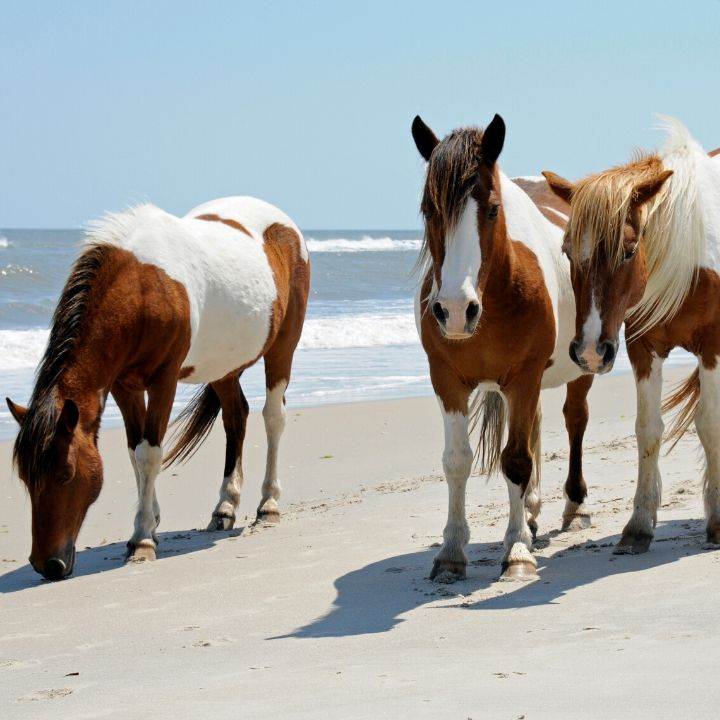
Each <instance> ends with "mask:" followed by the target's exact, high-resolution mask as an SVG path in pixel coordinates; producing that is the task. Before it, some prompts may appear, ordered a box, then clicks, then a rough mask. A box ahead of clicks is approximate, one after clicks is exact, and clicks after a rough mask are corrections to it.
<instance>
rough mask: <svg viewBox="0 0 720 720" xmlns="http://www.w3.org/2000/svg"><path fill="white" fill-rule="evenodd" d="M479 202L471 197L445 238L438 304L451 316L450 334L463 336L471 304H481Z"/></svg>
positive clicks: (447, 323)
mask: <svg viewBox="0 0 720 720" xmlns="http://www.w3.org/2000/svg"><path fill="white" fill-rule="evenodd" d="M477 212H478V206H477V202H476V201H475V200H474V199H473V198H470V199H469V200H468V201H467V204H466V206H465V209H464V210H463V212H462V215H461V216H460V219H459V220H458V222H457V225H456V226H455V227H454V228H453V230H452V232H451V233H450V234H449V235H448V236H447V237H446V238H445V259H444V261H443V265H442V268H441V270H440V291H439V292H438V294H437V298H436V299H437V301H438V302H440V304H441V305H442V307H443V309H444V310H445V311H446V313H447V314H448V318H447V321H446V323H445V329H446V331H447V333H448V335H464V334H466V331H465V322H466V315H465V313H466V311H467V308H468V305H469V304H470V303H471V302H473V301H474V302H477V303H479V302H480V301H479V298H478V295H477V278H478V273H479V272H480V264H481V262H482V257H481V253H480V237H479V235H478V227H477Z"/></svg>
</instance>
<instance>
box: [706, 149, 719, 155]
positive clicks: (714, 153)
mask: <svg viewBox="0 0 720 720" xmlns="http://www.w3.org/2000/svg"><path fill="white" fill-rule="evenodd" d="M708 155H709V156H710V157H715V156H716V155H720V148H715V149H714V150H711V151H710V152H709V153H708Z"/></svg>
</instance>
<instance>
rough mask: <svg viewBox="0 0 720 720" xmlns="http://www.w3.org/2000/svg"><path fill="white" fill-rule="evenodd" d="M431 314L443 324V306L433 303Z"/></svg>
mask: <svg viewBox="0 0 720 720" xmlns="http://www.w3.org/2000/svg"><path fill="white" fill-rule="evenodd" d="M432 313H433V315H434V316H435V318H436V320H437V321H438V322H439V323H440V324H441V325H444V324H445V320H446V315H445V311H444V310H443V306H442V305H441V304H440V303H439V302H434V303H433V306H432Z"/></svg>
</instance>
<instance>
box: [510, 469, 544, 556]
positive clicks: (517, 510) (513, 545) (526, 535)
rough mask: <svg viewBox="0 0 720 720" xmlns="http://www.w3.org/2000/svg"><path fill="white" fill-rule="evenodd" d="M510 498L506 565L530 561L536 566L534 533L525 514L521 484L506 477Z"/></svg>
mask: <svg viewBox="0 0 720 720" xmlns="http://www.w3.org/2000/svg"><path fill="white" fill-rule="evenodd" d="M505 481H506V482H507V488H508V496H509V499H510V517H509V518H508V528H507V531H506V533H505V540H504V545H505V561H504V563H505V564H506V565H513V564H517V563H524V562H527V563H530V564H531V565H533V566H534V567H535V566H537V562H536V561H535V558H534V557H533V555H532V553H531V552H530V551H531V550H532V533H531V532H530V528H529V527H528V524H527V517H526V515H525V500H524V498H523V496H522V494H521V491H520V486H519V485H516V484H515V483H514V482H512V481H511V480H509V479H508V478H505Z"/></svg>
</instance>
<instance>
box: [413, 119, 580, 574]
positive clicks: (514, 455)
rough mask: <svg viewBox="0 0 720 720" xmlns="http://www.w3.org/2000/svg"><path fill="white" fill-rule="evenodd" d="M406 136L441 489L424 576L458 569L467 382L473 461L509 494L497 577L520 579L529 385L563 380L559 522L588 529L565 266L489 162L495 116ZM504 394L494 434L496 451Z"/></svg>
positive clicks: (556, 241) (466, 461)
mask: <svg viewBox="0 0 720 720" xmlns="http://www.w3.org/2000/svg"><path fill="white" fill-rule="evenodd" d="M412 133H413V138H414V140H415V144H416V145H417V148H418V150H419V151H420V154H421V155H422V156H423V157H424V158H425V160H427V162H428V168H427V178H426V181H425V189H424V193H423V199H422V207H421V209H422V213H423V216H424V218H425V246H424V251H423V258H424V260H425V267H426V268H427V271H426V272H425V274H424V279H423V282H422V285H421V288H420V290H419V293H418V296H417V298H416V317H417V322H418V327H419V332H420V336H421V339H422V344H423V347H424V349H425V352H426V353H427V356H428V361H429V364H430V378H431V381H432V385H433V388H434V389H435V392H436V394H437V396H438V400H439V402H440V410H441V413H442V416H443V422H444V427H445V450H444V452H443V468H444V471H445V476H446V479H447V483H448V490H449V510H448V520H447V525H446V526H445V530H444V533H443V537H444V544H443V546H442V548H441V550H440V552H439V553H438V555H437V557H436V559H435V562H434V565H433V569H432V572H431V578H434V577H438V576H440V575H444V576H445V577H446V578H447V579H453V578H454V577H458V576H460V577H462V576H464V575H465V571H466V566H467V558H466V556H465V552H464V548H465V546H466V545H467V543H468V541H469V528H468V524H467V521H466V517H465V488H466V483H467V479H468V476H469V475H470V471H471V466H472V461H473V451H472V450H471V448H470V443H469V438H468V434H469V432H468V431H469V425H470V421H469V417H470V415H471V407H470V405H471V403H470V398H471V395H472V393H473V392H474V391H475V390H476V389H479V390H480V391H482V392H484V396H483V398H484V399H483V401H482V410H483V413H484V416H483V420H482V431H481V446H482V448H483V452H482V454H483V460H484V465H485V469H486V470H491V469H493V468H494V467H495V466H496V465H500V466H501V467H502V471H503V473H504V474H505V477H506V480H507V486H508V493H509V496H510V517H509V524H508V529H507V532H506V534H505V557H504V561H503V570H502V576H503V577H504V578H506V579H510V578H518V579H523V578H533V577H536V576H537V571H536V561H535V559H534V557H533V555H532V553H531V550H532V543H533V536H534V534H535V532H536V529H537V520H536V518H537V515H538V513H539V511H540V494H539V490H540V488H539V484H540V422H541V418H540V407H539V397H540V389H541V388H543V387H554V386H559V385H561V384H567V400H566V402H565V406H564V408H563V411H564V414H565V421H566V426H567V430H568V435H569V438H570V469H569V473H568V478H567V482H566V483H565V493H566V497H567V500H566V505H565V510H564V516H563V527H564V528H565V529H577V528H578V527H583V526H587V525H588V524H589V514H588V512H587V509H586V505H585V498H586V495H587V487H586V485H585V481H584V479H583V475H582V438H583V435H584V433H585V428H586V427H587V421H588V408H587V400H586V396H587V393H588V391H589V389H590V386H591V384H592V376H590V375H583V374H582V371H581V369H580V368H578V367H577V365H575V364H574V363H572V362H571V361H570V359H569V357H568V353H567V348H568V345H569V343H570V340H571V339H572V336H573V333H574V329H575V301H574V296H573V291H572V285H571V281H570V269H569V263H568V261H567V258H564V257H562V255H561V244H562V229H561V227H558V225H563V216H561V215H558V213H557V212H556V211H555V210H554V209H552V208H543V212H541V210H540V209H539V208H538V206H536V205H535V204H534V203H533V201H532V200H531V199H530V197H528V195H527V194H526V193H525V192H523V190H521V189H520V187H519V186H518V185H516V184H514V183H513V182H512V181H511V180H509V179H508V178H507V177H506V176H505V175H504V174H503V173H502V172H501V171H500V169H499V168H498V166H497V159H498V156H499V155H500V152H501V150H502V147H503V143H504V139H505V124H504V122H503V121H502V119H501V118H500V117H499V116H498V115H496V116H495V118H494V119H493V121H492V122H491V123H490V124H489V125H488V127H487V128H486V129H485V131H484V132H482V131H481V130H479V129H476V128H464V129H460V130H456V131H454V132H453V133H451V134H450V135H448V136H447V137H446V138H445V139H444V140H442V141H439V140H438V139H437V138H436V136H435V135H434V133H433V132H432V130H430V128H428V127H427V126H426V125H425V124H424V123H423V122H422V120H421V119H420V118H419V117H416V118H415V121H414V122H413V126H412ZM505 402H506V403H507V412H508V426H509V427H508V440H507V444H506V445H505V448H504V449H503V450H502V453H500V444H501V441H502V437H503V427H504V422H505ZM533 455H534V456H535V462H534V463H533Z"/></svg>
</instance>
